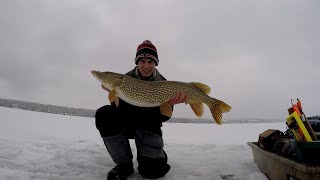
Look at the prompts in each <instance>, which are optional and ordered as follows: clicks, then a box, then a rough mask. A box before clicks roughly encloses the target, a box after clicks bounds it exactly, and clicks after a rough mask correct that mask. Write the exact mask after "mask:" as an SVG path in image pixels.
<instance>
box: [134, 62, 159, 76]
mask: <svg viewBox="0 0 320 180" xmlns="http://www.w3.org/2000/svg"><path fill="white" fill-rule="evenodd" d="M155 67H156V63H155V62H154V61H153V60H151V59H141V60H139V61H138V70H139V72H140V75H141V76H142V78H148V77H150V76H151V75H152V73H153V72H154V70H155V69H156V68H155Z"/></svg>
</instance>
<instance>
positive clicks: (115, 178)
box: [107, 163, 134, 180]
mask: <svg viewBox="0 0 320 180" xmlns="http://www.w3.org/2000/svg"><path fill="white" fill-rule="evenodd" d="M133 172H134V170H133V164H132V163H131V164H124V165H120V164H118V165H116V166H115V167H114V168H112V169H111V170H110V171H109V172H108V176H107V180H127V177H128V176H130V175H131V174H133Z"/></svg>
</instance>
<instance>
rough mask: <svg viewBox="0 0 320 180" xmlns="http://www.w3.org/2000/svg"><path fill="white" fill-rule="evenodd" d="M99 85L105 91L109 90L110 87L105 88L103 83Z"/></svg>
mask: <svg viewBox="0 0 320 180" xmlns="http://www.w3.org/2000/svg"><path fill="white" fill-rule="evenodd" d="M101 87H102V89H104V90H106V91H108V92H110V89H108V88H106V87H105V86H104V85H103V84H101Z"/></svg>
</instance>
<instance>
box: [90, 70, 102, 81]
mask: <svg viewBox="0 0 320 180" xmlns="http://www.w3.org/2000/svg"><path fill="white" fill-rule="evenodd" d="M91 74H92V75H93V76H94V77H95V78H96V79H97V80H98V81H100V82H101V79H100V78H99V76H98V74H99V71H95V70H92V71H91Z"/></svg>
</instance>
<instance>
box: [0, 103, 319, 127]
mask: <svg viewBox="0 0 320 180" xmlns="http://www.w3.org/2000/svg"><path fill="white" fill-rule="evenodd" d="M0 106H3V107H9V108H17V109H23V110H29V111H38V112H45V113H53V114H61V115H69V116H80V117H91V118H94V115H95V110H92V109H83V108H72V107H64V106H56V105H49V104H40V103H35V102H26V101H19V100H13V99H3V98H0ZM311 118H316V119H319V118H320V117H319V116H314V117H311ZM281 121H282V120H279V119H257V118H250V119H248V118H243V119H232V120H231V119H224V122H223V123H272V122H281ZM167 122H172V123H214V120H213V119H211V118H196V117H192V118H177V117H172V118H171V119H170V120H169V121H167Z"/></svg>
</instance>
